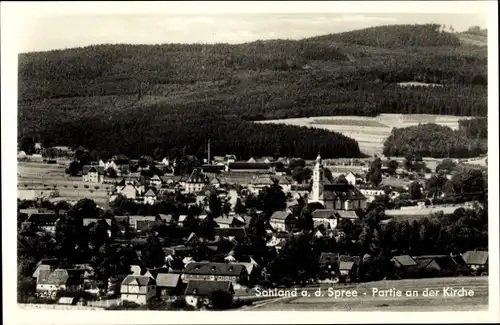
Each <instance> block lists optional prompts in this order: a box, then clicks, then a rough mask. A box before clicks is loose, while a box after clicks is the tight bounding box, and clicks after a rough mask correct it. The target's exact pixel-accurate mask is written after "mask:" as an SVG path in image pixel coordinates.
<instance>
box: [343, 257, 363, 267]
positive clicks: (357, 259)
mask: <svg viewBox="0 0 500 325" xmlns="http://www.w3.org/2000/svg"><path fill="white" fill-rule="evenodd" d="M339 261H340V262H353V263H354V264H356V265H358V264H359V263H360V262H361V258H360V257H359V256H349V255H340V256H339Z"/></svg>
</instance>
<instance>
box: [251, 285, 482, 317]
mask: <svg viewBox="0 0 500 325" xmlns="http://www.w3.org/2000/svg"><path fill="white" fill-rule="evenodd" d="M445 287H451V288H453V289H461V288H465V289H466V290H469V289H470V290H472V291H473V292H474V294H473V296H472V297H457V296H454V297H453V296H444V295H443V288H445ZM318 288H321V295H322V296H320V297H316V296H315V292H318ZM329 288H332V289H334V290H336V289H338V290H341V289H344V290H349V291H351V292H353V291H354V290H356V291H357V294H358V296H357V297H338V298H335V297H329V294H328V289H329ZM374 288H376V289H378V290H388V289H394V290H400V291H401V292H402V296H401V297H396V296H379V295H378V294H375V295H374V294H373V289H374ZM425 289H429V290H439V292H438V293H437V295H436V296H435V297H430V296H424V291H425ZM306 290H307V293H308V294H309V295H310V296H308V297H301V296H300V290H299V297H297V298H281V299H275V300H272V301H268V302H265V303H263V304H261V305H258V306H253V307H250V308H248V309H250V310H258V311H286V310H290V311H291V310H294V311H306V310H307V311H313V310H314V311H351V310H352V311H468V310H474V311H479V310H487V309H488V277H459V278H432V279H412V280H394V281H378V282H370V283H363V284H358V285H350V286H344V285H332V286H330V287H329V286H326V285H323V286H321V287H317V288H307V289H306ZM408 290H410V291H412V292H413V291H416V292H417V293H418V295H412V296H406V295H405V293H406V291H408Z"/></svg>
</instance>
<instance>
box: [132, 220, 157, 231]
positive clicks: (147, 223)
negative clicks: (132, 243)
mask: <svg viewBox="0 0 500 325" xmlns="http://www.w3.org/2000/svg"><path fill="white" fill-rule="evenodd" d="M155 222H156V221H155V220H137V224H136V228H137V230H139V231H149V230H150V229H151V226H152V225H154V224H155Z"/></svg>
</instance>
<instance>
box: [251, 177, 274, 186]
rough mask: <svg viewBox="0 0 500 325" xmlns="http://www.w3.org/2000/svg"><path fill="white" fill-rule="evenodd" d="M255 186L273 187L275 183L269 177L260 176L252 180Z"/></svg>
mask: <svg viewBox="0 0 500 325" xmlns="http://www.w3.org/2000/svg"><path fill="white" fill-rule="evenodd" d="M252 184H254V185H269V186H270V185H273V184H274V181H273V179H272V178H271V176H269V175H259V176H257V177H255V178H254V179H253V180H252Z"/></svg>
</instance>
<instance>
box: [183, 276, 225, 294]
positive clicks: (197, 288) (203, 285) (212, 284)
mask: <svg viewBox="0 0 500 325" xmlns="http://www.w3.org/2000/svg"><path fill="white" fill-rule="evenodd" d="M214 291H224V292H227V293H231V294H232V293H233V292H234V291H233V285H232V283H231V282H230V281H203V280H191V281H189V282H188V284H187V287H186V291H185V295H196V296H209V295H210V294H211V293H212V292H214Z"/></svg>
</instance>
